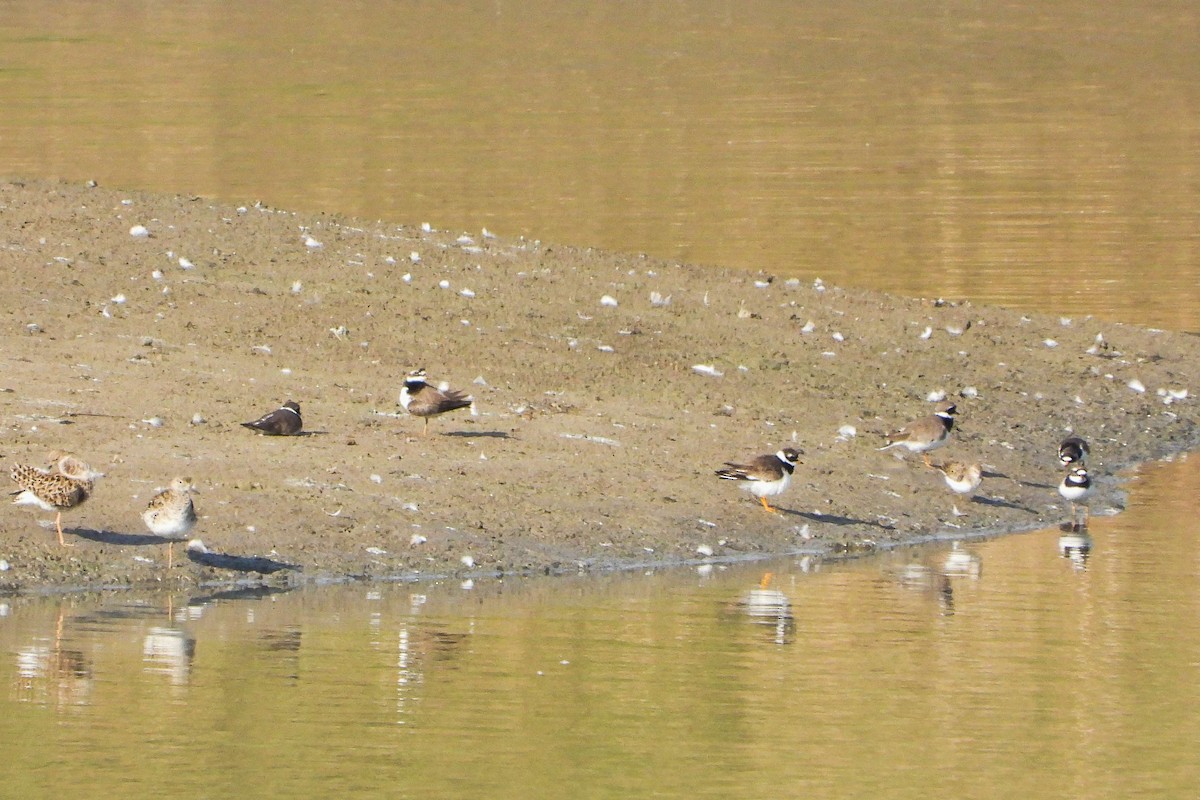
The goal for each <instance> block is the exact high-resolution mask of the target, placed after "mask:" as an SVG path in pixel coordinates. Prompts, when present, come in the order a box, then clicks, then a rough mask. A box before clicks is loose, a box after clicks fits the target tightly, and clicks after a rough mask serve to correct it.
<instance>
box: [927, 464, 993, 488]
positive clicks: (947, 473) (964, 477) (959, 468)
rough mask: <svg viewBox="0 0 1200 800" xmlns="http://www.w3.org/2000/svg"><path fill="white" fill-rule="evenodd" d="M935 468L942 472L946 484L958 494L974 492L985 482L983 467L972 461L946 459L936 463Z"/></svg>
mask: <svg viewBox="0 0 1200 800" xmlns="http://www.w3.org/2000/svg"><path fill="white" fill-rule="evenodd" d="M933 468H934V469H936V470H937V471H938V472H940V473H942V478H943V479H944V480H945V481H946V485H947V486H949V487H950V488H951V489H952V490H953V491H954V492H956V493H957V494H972V493H973V492H974V491H975V490H976V489H978V488H979V484H980V483H982V482H983V468H982V467H980V466H979V465H978V464H975V463H972V462H966V461H946V462H944V463H942V464H934V465H933Z"/></svg>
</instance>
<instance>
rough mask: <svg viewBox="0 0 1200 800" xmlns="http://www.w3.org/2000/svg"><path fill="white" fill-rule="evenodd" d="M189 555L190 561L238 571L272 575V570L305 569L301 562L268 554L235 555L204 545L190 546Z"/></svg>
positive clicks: (298, 570) (296, 570) (297, 570)
mask: <svg viewBox="0 0 1200 800" xmlns="http://www.w3.org/2000/svg"><path fill="white" fill-rule="evenodd" d="M187 557H188V560H189V561H191V562H193V563H195V564H201V565H203V566H205V567H215V568H217V569H230V570H234V571H236V572H257V573H259V574H262V575H270V574H271V573H272V572H281V571H283V570H293V571H295V572H300V571H302V570H303V568H302V567H301V566H300V565H299V564H288V563H287V562H285V561H276V560H275V559H273V558H267V557H266V556H235V555H230V554H228V553H218V552H216V551H214V550H209V549H208V548H207V547H204V546H203V545H201V546H200V547H193V546H189V547H188V549H187Z"/></svg>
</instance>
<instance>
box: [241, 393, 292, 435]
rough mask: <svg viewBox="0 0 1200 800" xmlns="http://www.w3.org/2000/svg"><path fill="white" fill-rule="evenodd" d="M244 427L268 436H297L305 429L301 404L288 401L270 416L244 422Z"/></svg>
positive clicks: (265, 415) (266, 415)
mask: <svg viewBox="0 0 1200 800" xmlns="http://www.w3.org/2000/svg"><path fill="white" fill-rule="evenodd" d="M242 427H243V428H249V429H250V430H254V431H258V432H259V433H261V434H264V435H266V436H295V435H296V434H297V433H299V432H300V430H301V429H302V428H303V427H304V421H303V420H302V419H300V404H299V403H297V402H295V401H293V400H288V401H287V402H286V403H284V404H283V405H282V406H280V407H279V408H277V409H275V410H274V411H272V412H271V413H270V414H264V415H263V416H261V417H259V418H258V419H256V420H254V421H253V422H243V423H242Z"/></svg>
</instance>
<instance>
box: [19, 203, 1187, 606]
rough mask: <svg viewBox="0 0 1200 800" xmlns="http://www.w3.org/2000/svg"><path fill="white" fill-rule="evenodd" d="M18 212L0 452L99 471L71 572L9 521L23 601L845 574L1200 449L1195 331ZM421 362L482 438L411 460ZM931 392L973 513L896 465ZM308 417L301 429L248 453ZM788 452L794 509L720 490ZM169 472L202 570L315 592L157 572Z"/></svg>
mask: <svg viewBox="0 0 1200 800" xmlns="http://www.w3.org/2000/svg"><path fill="white" fill-rule="evenodd" d="M0 218H2V219H3V222H4V224H3V230H4V234H3V242H2V245H3V246H2V247H0V266H2V268H3V270H4V274H5V276H6V278H7V280H6V281H5V282H4V285H3V288H2V289H0V292H3V293H5V295H6V297H5V302H4V308H5V309H7V311H6V313H5V315H4V329H3V333H2V336H3V339H2V341H3V359H4V364H5V370H4V375H3V378H0V390H2V391H0V414H2V420H3V426H4V431H5V440H4V445H3V448H2V449H0V452H3V454H4V457H5V459H6V461H7V463H9V464H11V463H42V462H43V461H44V459H45V456H46V454H47V453H48V452H49V451H50V450H53V449H57V448H61V449H67V450H71V451H73V452H75V453H77V454H79V455H80V456H81V457H83V458H85V459H86V460H88V461H89V462H90V463H91V464H92V465H93V466H94V467H95V468H96V469H98V470H101V471H103V472H104V473H105V477H104V478H103V479H101V480H100V481H99V482H98V484H97V488H96V491H95V493H94V495H93V496H92V497H91V498H90V499H89V500H88V502H87V503H85V504H84V505H83V506H82V507H80V508H78V509H75V510H72V511H69V512H67V513H66V514H65V515H64V519H63V524H64V528H65V530H66V531H67V536H68V540H69V541H72V542H73V543H74V544H75V546H74V547H70V548H62V547H59V546H58V545H57V543H56V542H55V536H54V530H53V526H52V522H53V515H52V514H46V513H43V512H40V511H36V510H33V509H30V508H25V507H22V508H18V507H14V506H8V505H6V506H5V510H4V513H3V515H2V516H0V525H2V526H3V539H2V541H0V559H3V564H0V567H2V566H4V565H7V569H3V571H0V591H5V592H25V591H44V590H62V589H66V588H72V589H88V590H92V589H98V588H104V587H124V586H153V585H163V586H170V587H188V586H195V585H199V584H206V585H207V584H221V583H225V582H229V583H237V582H255V581H259V580H263V581H267V582H273V583H279V582H288V583H296V584H307V583H324V582H333V581H341V580H351V579H380V580H396V579H404V580H420V579H423V578H432V577H446V576H454V577H464V576H468V575H512V574H541V573H562V572H578V571H589V570H611V569H621V568H628V567H634V566H643V565H647V564H655V565H670V564H682V563H695V562H704V561H707V560H712V561H726V560H740V559H744V558H757V557H765V556H768V555H771V554H785V553H792V552H812V553H814V554H818V555H820V554H829V555H838V554H842V555H845V554H854V553H860V552H870V551H872V550H873V549H876V548H881V547H888V546H894V545H896V544H898V543H905V542H911V541H918V540H924V539H927V538H929V537H931V536H941V535H946V536H953V535H959V534H961V535H963V536H968V535H969V536H976V535H980V534H981V533H982V532H989V533H1001V532H1004V531H1009V530H1026V529H1031V528H1037V527H1042V526H1049V525H1055V524H1057V523H1059V522H1060V521H1061V520H1062V519H1064V518H1065V515H1066V513H1067V512H1066V509H1065V508H1064V507H1063V502H1062V501H1061V499H1060V498H1059V497H1058V495H1057V493H1056V492H1055V490H1054V486H1055V485H1056V484H1057V482H1058V480H1059V478H1060V477H1061V476H1060V468H1059V466H1058V464H1057V461H1056V458H1055V455H1056V453H1055V448H1056V446H1057V443H1058V441H1059V440H1060V439H1061V438H1062V437H1063V436H1065V435H1067V434H1068V433H1071V432H1074V433H1077V434H1079V435H1082V436H1084V437H1085V438H1087V439H1088V440H1089V441H1090V442H1091V443H1092V447H1093V457H1092V460H1091V466H1093V468H1094V470H1095V472H1096V476H1097V482H1098V484H1099V491H1098V494H1097V497H1096V499H1095V503H1094V507H1095V510H1096V512H1097V513H1106V511H1109V510H1113V509H1115V508H1118V507H1119V505H1120V494H1119V480H1118V476H1117V471H1118V470H1119V469H1121V468H1123V467H1127V466H1129V465H1133V464H1136V463H1139V462H1144V461H1148V460H1152V459H1156V458H1160V457H1163V456H1166V455H1169V454H1171V453H1175V452H1179V451H1183V450H1188V449H1193V448H1195V447H1197V446H1198V445H1200V426H1198V425H1197V403H1196V399H1195V396H1194V392H1195V391H1196V387H1190V386H1188V379H1189V376H1195V375H1197V374H1200V337H1197V336H1194V335H1190V334H1186V333H1177V332H1169V331H1155V330H1149V329H1145V328H1139V327H1135V326H1128V325H1121V324H1115V323H1111V322H1107V321H1099V320H1095V319H1091V318H1083V317H1080V318H1074V317H1071V315H1070V314H1069V313H1066V310H1064V315H1063V316H1061V317H1058V316H1055V317H1051V316H1042V315H1035V314H1022V313H1020V312H1016V311H1011V310H1006V309H999V308H983V307H976V306H972V305H970V304H967V303H962V302H958V301H956V300H955V299H954V298H950V297H947V298H944V299H917V298H899V297H892V296H887V295H883V294H878V293H873V292H868V291H859V290H843V289H839V288H836V287H832V286H826V285H825V284H824V283H822V282H821V281H820V280H819V279H818V277H817V276H805V277H803V278H790V279H788V278H785V277H783V276H772V275H765V274H752V273H746V272H740V271H731V270H724V269H720V268H710V267H703V268H702V267H697V266H690V265H681V264H675V263H668V262H661V261H656V260H654V259H650V258H645V257H642V256H639V255H636V254H632V255H628V254H614V253H603V252H596V251H591V250H585V249H578V248H572V247H565V246H551V245H547V244H543V243H540V242H534V241H525V240H515V241H510V240H505V239H502V238H495V237H493V236H491V235H490V234H485V233H484V232H480V231H472V232H463V231H437V230H433V229H432V228H431V229H428V230H425V229H423V228H422V227H419V226H404V225H394V224H387V223H382V222H364V221H360V220H350V219H341V218H337V217H334V216H327V215H317V214H309V215H305V214H294V213H290V212H286V211H279V210H275V209H270V208H266V207H263V206H261V205H255V204H253V203H247V204H246V205H244V206H226V205H221V204H216V203H213V202H211V201H209V200H206V199H202V198H196V197H176V196H163V195H151V194H143V193H139V192H122V191H114V190H109V189H107V188H103V187H88V186H81V185H73V184H58V183H51V182H41V181H8V182H5V183H3V184H0ZM135 226H141V227H142V228H144V231H145V233H146V234H147V235H133V234H131V229H135ZM136 232H137V233H141V230H137V231H136ZM414 367H425V368H426V369H427V370H428V372H429V374H430V376H431V377H432V378H433V379H434V380H445V381H448V382H449V383H450V384H451V385H452V386H454V387H455V388H459V389H463V390H466V391H469V392H471V393H473V394H474V396H475V397H476V401H477V402H476V414H474V415H472V414H470V413H467V412H456V413H454V414H450V415H446V416H444V417H439V418H435V419H434V420H432V421H431V423H430V432H429V435H428V436H424V435H422V423H421V420H419V419H416V418H413V417H410V416H407V415H405V414H404V413H403V409H401V408H400V406H399V405H398V403H397V397H398V394H399V391H400V388H401V384H402V379H403V376H404V374H405V373H406V372H407V371H408V370H410V369H412V368H414ZM696 367H700V368H701V369H696ZM1139 389H1141V390H1140V391H1139ZM1184 389H1187V390H1189V394H1188V396H1186V397H1183V398H1178V397H1172V395H1171V394H1170V393H1169V392H1170V391H1174V392H1176V395H1178V394H1180V393H1181V392H1182V390H1184ZM943 394H944V395H945V396H947V397H949V398H951V399H954V400H955V401H956V402H957V403H958V406H959V412H960V413H959V421H958V427H957V428H956V430H955V433H954V437H953V440H952V443H951V444H950V445H949V446H947V447H946V448H944V449H942V450H939V451H937V452H936V453H935V454H934V460H941V459H964V460H975V461H979V462H981V463H982V464H984V465H985V470H986V476H985V478H984V481H983V484H982V486H981V487H980V489H979V492H978V494H977V496H976V497H975V498H974V499H973V500H971V499H964V498H963V497H960V496H956V495H953V494H952V493H951V492H950V491H949V490H948V489H947V488H946V487H945V486H944V485H943V483H942V481H941V478H940V476H939V475H938V474H937V473H935V472H933V471H931V470H928V469H925V468H924V467H923V466H922V464H921V461H920V458H919V457H916V456H908V457H907V458H898V457H896V456H895V455H894V454H893V453H892V452H879V451H878V450H877V447H879V446H880V445H881V444H882V443H883V442H882V438H881V436H882V434H883V433H884V432H885V431H887V430H890V429H893V428H894V427H896V426H898V425H900V424H903V423H905V422H907V421H909V420H911V419H914V418H916V417H919V416H923V415H925V414H927V413H929V410H930V402H929V398H930V397H934V396H939V395H943ZM288 399H292V400H295V401H297V402H298V403H300V405H301V408H302V411H303V417H304V427H305V432H306V433H307V434H308V435H305V436H298V437H264V436H259V435H256V434H254V433H253V432H251V431H249V430H247V429H245V428H243V427H241V425H240V423H242V422H245V421H248V420H253V419H256V418H257V417H259V416H260V415H262V414H263V413H265V412H267V411H270V410H271V409H273V408H276V407H278V406H279V405H280V404H281V403H283V401H285V400H288ZM786 445H794V446H797V447H799V448H800V449H801V450H803V451H804V456H803V457H802V460H801V464H800V466H799V467H798V468H797V470H796V474H795V476H794V479H793V483H792V486H791V487H790V488H789V490H788V492H787V493H786V494H784V495H783V496H781V497H779V498H777V502H778V505H779V507H780V510H781V513H779V514H776V515H771V514H767V513H766V512H765V511H764V510H763V509H762V508H761V507H759V506H758V505H757V504H756V503H755V502H754V501H753V499H752V498H750V497H748V496H747V495H746V494H745V493H744V492H740V491H738V490H737V488H736V486H735V485H733V484H732V483H731V482H726V481H719V480H717V479H716V478H715V476H714V475H713V470H714V469H716V468H717V467H719V466H721V464H722V463H723V462H725V461H727V460H738V459H742V458H743V457H745V456H753V455H758V454H761V453H767V452H772V451H774V450H777V449H779V448H780V447H783V446H786ZM175 475H189V476H191V477H192V478H193V479H194V480H195V483H196V485H197V487H198V488H199V494H198V495H197V496H196V507H197V511H198V512H199V515H200V521H199V524H198V526H197V529H196V531H195V533H194V535H195V536H196V537H198V538H200V539H202V540H203V541H204V543H205V544H206V545H207V547H208V548H209V549H210V550H211V551H212V552H213V553H214V554H216V555H218V556H222V557H225V556H229V557H234V558H251V557H253V558H260V559H269V560H270V562H272V563H275V564H280V565H291V566H294V567H296V568H297V569H284V570H281V571H279V572H275V573H273V574H271V575H267V576H261V575H260V573H259V572H257V571H255V570H254V569H251V568H249V567H252V566H253V563H250V562H245V563H243V566H247V567H248V568H247V569H244V570H240V569H238V568H237V564H238V562H236V561H228V560H226V561H220V560H217V561H213V560H209V563H200V562H197V561H189V560H187V559H182V558H177V559H176V564H175V566H174V567H173V568H172V569H170V570H168V569H167V568H166V545H165V543H159V542H157V541H154V540H152V539H150V538H149V537H148V536H147V535H146V533H147V532H146V530H145V528H144V526H143V525H142V522H141V519H140V513H141V511H142V509H143V508H145V505H146V503H147V502H148V500H149V498H150V497H151V495H152V494H153V492H154V490H155V489H156V488H158V487H162V486H165V485H166V484H167V483H168V482H169V481H170V480H171V478H172V477H173V476H175ZM13 488H15V487H13ZM956 510H957V512H958V513H956ZM963 513H965V516H959V514H963ZM47 522H49V523H50V524H51V527H49V528H47V527H45V525H46V523H47ZM254 563H257V564H258V565H259V566H261V565H262V564H264V563H266V562H261V561H260V562H254Z"/></svg>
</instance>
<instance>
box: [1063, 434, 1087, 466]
mask: <svg viewBox="0 0 1200 800" xmlns="http://www.w3.org/2000/svg"><path fill="white" fill-rule="evenodd" d="M1087 457H1088V443H1087V442H1085V441H1084V440H1083V439H1080V438H1079V437H1078V436H1071V437H1068V438H1066V439H1063V440H1062V443H1061V444H1059V446H1058V463H1060V464H1062V465H1063V466H1064V467H1070V466H1073V465H1075V464H1078V465H1079V466H1083V462H1084V461H1086V460H1087Z"/></svg>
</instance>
